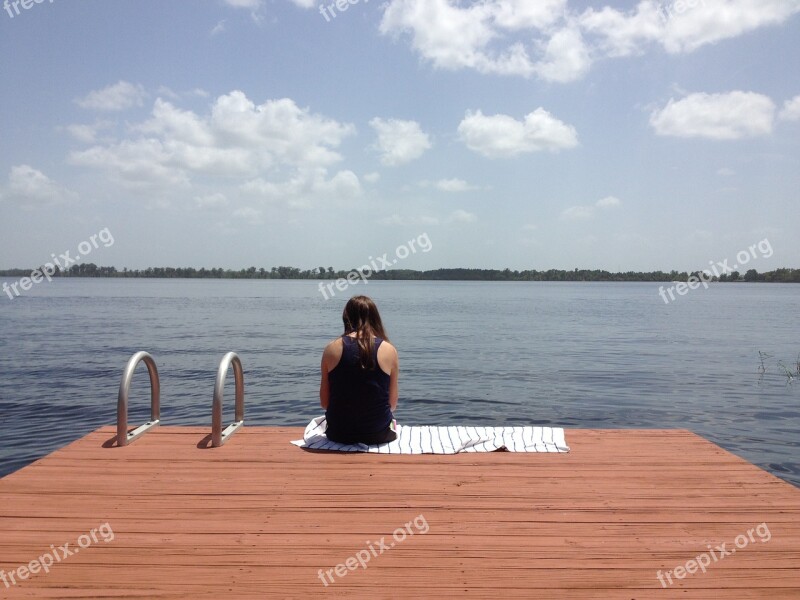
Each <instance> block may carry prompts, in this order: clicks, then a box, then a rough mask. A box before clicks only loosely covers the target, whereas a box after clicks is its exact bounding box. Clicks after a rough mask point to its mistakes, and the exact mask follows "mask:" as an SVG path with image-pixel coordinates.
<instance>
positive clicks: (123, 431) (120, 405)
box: [117, 352, 161, 446]
mask: <svg viewBox="0 0 800 600" xmlns="http://www.w3.org/2000/svg"><path fill="white" fill-rule="evenodd" d="M140 362H144V364H145V365H146V366H147V372H148V374H149V375H150V420H149V421H148V422H147V423H145V424H144V425H140V426H139V427H137V428H136V429H134V430H133V431H131V432H128V395H129V392H130V387H131V380H132V379H133V373H134V371H136V367H137V365H138V364H139V363H140ZM160 422H161V383H160V382H159V379H158V368H157V367H156V361H154V360H153V357H152V356H150V355H149V354H148V353H147V352H137V353H136V354H134V355H133V356H131V358H130V360H129V361H128V364H127V365H126V366H125V370H124V371H123V372H122V381H121V382H120V384H119V396H117V445H118V446H127V445H128V444H130V443H131V442H132V441H134V440H135V439H136V438H138V437H139V436H141V435H142V434H143V433H144V432H146V431H148V430H149V429H152V428H153V427H156V426H157V425H158V424H159V423H160Z"/></svg>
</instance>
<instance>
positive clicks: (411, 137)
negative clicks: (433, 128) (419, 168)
mask: <svg viewBox="0 0 800 600" xmlns="http://www.w3.org/2000/svg"><path fill="white" fill-rule="evenodd" d="M369 124H370V126H371V127H372V128H373V129H374V130H375V131H376V132H377V134H378V142H377V148H378V150H379V151H380V152H381V162H382V163H383V164H384V165H387V166H398V165H402V164H405V163H407V162H411V161H412V160H415V159H417V158H419V157H420V156H422V155H423V154H424V153H425V151H426V150H428V149H430V148H431V147H432V144H431V141H430V137H429V136H428V134H427V133H425V132H424V131H422V128H421V127H420V125H419V123H417V122H416V121H401V120H399V119H380V118H377V117H376V118H374V119H372V120H371V121H370V122H369Z"/></svg>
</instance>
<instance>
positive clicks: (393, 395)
mask: <svg viewBox="0 0 800 600" xmlns="http://www.w3.org/2000/svg"><path fill="white" fill-rule="evenodd" d="M342 321H343V322H344V334H343V335H342V336H341V337H339V338H336V339H335V340H333V341H332V342H331V343H330V344H328V345H327V346H326V347H325V351H324V352H323V354H322V381H321V383H320V386H319V400H320V404H321V405H322V408H324V409H325V416H326V418H327V425H328V428H327V432H326V434H327V436H328V439H330V440H332V441H334V442H339V443H342V444H356V443H362V444H384V443H386V442H391V441H394V440H395V439H397V433H396V431H395V422H394V416H393V414H392V411H394V410H395V409H396V408H397V397H398V387H397V376H398V371H399V368H400V363H399V359H398V356H397V350H395V347H394V346H392V345H391V344H390V343H389V340H388V339H387V338H386V332H385V331H384V330H383V323H381V316H380V314H379V313H378V308H377V307H376V306H375V303H374V302H373V301H372V300H371V299H370V298H368V297H367V296H354V297H353V298H351V299H350V300H349V301H348V302H347V305H346V306H345V307H344V312H343V313H342Z"/></svg>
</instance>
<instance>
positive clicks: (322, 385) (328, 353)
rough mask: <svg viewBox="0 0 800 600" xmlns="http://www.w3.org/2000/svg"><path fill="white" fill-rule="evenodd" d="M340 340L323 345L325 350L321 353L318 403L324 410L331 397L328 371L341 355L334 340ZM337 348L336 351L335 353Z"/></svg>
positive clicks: (326, 408)
mask: <svg viewBox="0 0 800 600" xmlns="http://www.w3.org/2000/svg"><path fill="white" fill-rule="evenodd" d="M337 341H338V342H340V343H341V341H340V340H334V341H332V342H331V343H330V344H328V345H327V346H325V351H324V352H323V353H322V364H321V370H322V378H321V379H320V382H319V404H320V406H322V408H324V409H325V410H328V403H329V402H330V399H331V387H330V382H329V381H328V372H330V370H331V369H332V368H333V367H334V366H335V365H336V363H337V362H339V358H341V356H342V352H341V348H338V347H337V345H336V342H337ZM337 350H338V353H337Z"/></svg>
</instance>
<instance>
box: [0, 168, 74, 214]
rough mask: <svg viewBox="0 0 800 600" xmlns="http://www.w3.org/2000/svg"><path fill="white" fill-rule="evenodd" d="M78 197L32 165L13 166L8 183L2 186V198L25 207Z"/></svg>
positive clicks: (56, 202)
mask: <svg viewBox="0 0 800 600" xmlns="http://www.w3.org/2000/svg"><path fill="white" fill-rule="evenodd" d="M76 198H77V195H76V194H75V193H74V192H71V191H70V190H68V189H66V188H63V187H61V186H60V185H58V184H57V183H56V182H55V181H53V180H52V179H50V178H49V177H48V176H47V175H45V174H44V173H42V172H41V171H39V170H38V169H35V168H33V167H31V166H30V165H17V166H14V167H11V171H10V173H9V175H8V183H7V184H6V186H5V187H2V188H0V200H2V201H8V202H13V203H15V204H18V205H20V206H21V207H23V208H38V207H43V206H51V205H53V204H60V203H63V202H68V201H71V200H74V199H76Z"/></svg>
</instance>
